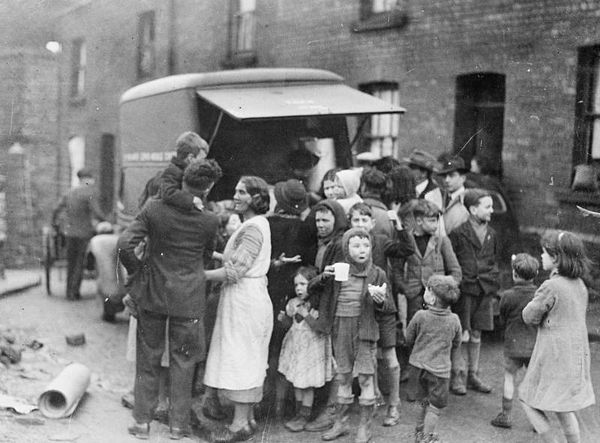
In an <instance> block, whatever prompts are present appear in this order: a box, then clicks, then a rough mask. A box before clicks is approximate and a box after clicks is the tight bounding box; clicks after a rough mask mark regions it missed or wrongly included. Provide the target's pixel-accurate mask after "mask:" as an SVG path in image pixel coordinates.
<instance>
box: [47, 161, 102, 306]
mask: <svg viewBox="0 0 600 443" xmlns="http://www.w3.org/2000/svg"><path fill="white" fill-rule="evenodd" d="M77 178H78V179H79V185H78V186H76V187H74V188H73V189H71V190H70V191H69V192H68V193H67V194H65V195H64V196H63V198H62V199H61V201H60V202H59V204H58V206H57V207H56V209H55V210H54V213H53V214H52V225H53V226H55V227H56V226H58V225H59V219H60V217H61V214H62V213H63V212H64V213H65V215H66V217H65V220H64V226H63V229H64V233H65V238H66V247H67V291H66V292H67V293H66V296H67V300H78V299H79V298H81V296H80V294H79V288H80V286H81V280H82V278H83V268H84V263H85V254H86V251H87V246H88V243H89V241H90V239H91V238H92V237H93V236H94V234H95V225H96V224H97V223H98V222H101V221H105V220H106V216H105V215H104V213H103V212H102V210H101V209H100V205H99V203H98V195H97V190H96V187H95V186H94V184H95V180H94V175H93V173H92V171H91V170H90V169H88V168H82V169H80V170H79V171H77Z"/></svg>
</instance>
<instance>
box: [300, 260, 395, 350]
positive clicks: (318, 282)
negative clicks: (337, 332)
mask: <svg viewBox="0 0 600 443" xmlns="http://www.w3.org/2000/svg"><path fill="white" fill-rule="evenodd" d="M383 283H387V287H388V291H387V296H386V298H385V301H384V302H383V303H382V304H381V305H377V304H376V303H375V302H374V301H373V299H372V298H371V296H370V295H369V294H368V292H367V288H368V285H369V284H372V285H377V286H381V285H382V284H383ZM308 292H309V293H310V294H311V295H312V294H313V293H316V294H317V295H318V298H319V300H320V301H319V318H317V319H315V318H311V317H310V316H308V317H306V318H305V320H306V322H307V323H308V324H309V325H310V327H311V328H312V329H313V330H315V331H317V332H320V333H323V334H330V333H331V328H332V327H333V320H334V318H335V311H336V308H337V300H338V296H339V293H340V282H338V281H335V280H334V278H333V277H332V276H327V275H325V274H319V275H318V276H316V277H315V278H313V279H312V280H311V281H310V283H309V284H308ZM394 310H395V307H394V301H393V299H392V293H391V287H390V284H389V283H388V281H387V277H386V275H385V272H384V271H383V269H381V268H380V267H378V266H375V265H371V266H370V267H369V268H368V270H367V276H366V278H365V279H364V285H363V290H362V294H361V309H360V319H359V326H358V336H359V338H360V339H361V340H370V341H377V340H379V325H378V323H377V320H376V319H375V311H379V312H382V313H385V312H389V313H391V312H394Z"/></svg>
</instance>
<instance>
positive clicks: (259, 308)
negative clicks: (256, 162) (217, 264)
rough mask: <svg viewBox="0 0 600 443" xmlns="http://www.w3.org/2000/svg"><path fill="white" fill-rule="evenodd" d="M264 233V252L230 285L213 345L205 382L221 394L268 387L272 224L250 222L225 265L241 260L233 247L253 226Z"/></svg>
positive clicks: (221, 305) (226, 255)
mask: <svg viewBox="0 0 600 443" xmlns="http://www.w3.org/2000/svg"><path fill="white" fill-rule="evenodd" d="M251 224H252V225H255V226H257V227H258V228H259V229H260V232H261V233H262V237H263V242H262V246H261V249H260V252H259V254H258V256H257V257H256V259H255V260H254V263H253V264H252V266H251V267H250V269H249V270H248V272H246V274H245V275H244V277H242V278H241V279H240V280H238V281H237V283H227V282H225V283H224V284H223V286H222V288H221V298H220V300H219V307H218V309H217V319H216V322H215V328H214V331H213V335H212V340H211V342H210V348H209V352H208V359H207V362H206V375H205V377H204V383H205V384H206V385H207V386H211V387H214V388H219V389H228V390H232V391H240V390H246V389H252V388H257V387H260V386H262V385H263V382H264V379H265V376H266V371H267V366H268V362H267V360H268V354H269V340H270V339H271V332H272V330H273V307H272V305H271V299H270V297H269V293H268V292H267V271H268V270H269V265H270V262H271V232H270V229H269V222H268V221H267V219H266V218H265V217H263V216H260V215H257V216H255V217H252V218H251V219H249V220H247V221H245V222H244V223H243V224H242V226H241V227H240V228H239V229H238V230H237V231H236V232H235V233H234V234H233V235H232V236H231V238H230V239H229V241H228V242H227V245H226V246H225V251H224V252H223V262H227V261H228V260H230V259H231V257H232V256H234V255H235V252H236V251H235V250H234V249H233V245H234V244H235V239H236V237H237V236H238V234H239V233H240V232H241V231H242V230H243V229H244V228H245V227H246V226H248V225H251Z"/></svg>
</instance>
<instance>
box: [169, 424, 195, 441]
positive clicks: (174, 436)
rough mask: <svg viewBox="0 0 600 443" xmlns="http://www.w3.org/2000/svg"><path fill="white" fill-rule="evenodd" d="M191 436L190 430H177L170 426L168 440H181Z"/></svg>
mask: <svg viewBox="0 0 600 443" xmlns="http://www.w3.org/2000/svg"><path fill="white" fill-rule="evenodd" d="M191 435H192V431H191V429H186V428H177V427H175V426H172V427H171V429H170V430H169V438H170V439H171V440H181V439H182V438H185V437H189V436H191Z"/></svg>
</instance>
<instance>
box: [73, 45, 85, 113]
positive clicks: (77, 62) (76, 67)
mask: <svg viewBox="0 0 600 443" xmlns="http://www.w3.org/2000/svg"><path fill="white" fill-rule="evenodd" d="M71 45H72V46H71V85H70V90H69V97H70V98H71V101H72V102H77V101H81V100H82V99H84V97H85V77H86V75H85V74H86V66H87V47H86V43H85V39H84V38H83V37H78V38H76V39H73V40H72V42H71Z"/></svg>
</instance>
